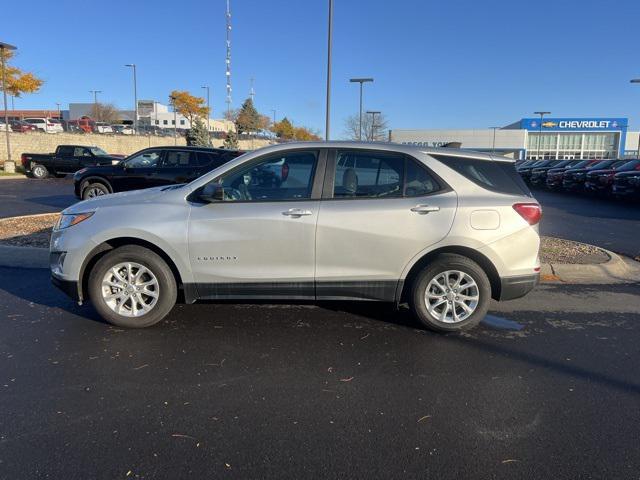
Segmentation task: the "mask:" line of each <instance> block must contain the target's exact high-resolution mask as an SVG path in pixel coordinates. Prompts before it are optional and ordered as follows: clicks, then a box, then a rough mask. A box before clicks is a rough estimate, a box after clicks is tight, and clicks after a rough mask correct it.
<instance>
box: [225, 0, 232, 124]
mask: <svg viewBox="0 0 640 480" xmlns="http://www.w3.org/2000/svg"><path fill="white" fill-rule="evenodd" d="M226 18H227V58H226V63H227V71H226V75H227V99H226V102H227V118H229V117H231V7H230V5H229V0H227V14H226Z"/></svg>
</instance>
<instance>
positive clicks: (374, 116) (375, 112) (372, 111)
mask: <svg viewBox="0 0 640 480" xmlns="http://www.w3.org/2000/svg"><path fill="white" fill-rule="evenodd" d="M367 113H368V114H370V115H371V141H372V142H374V141H375V137H374V136H373V132H374V128H375V125H376V115H380V114H381V113H382V112H379V111H374V110H367Z"/></svg>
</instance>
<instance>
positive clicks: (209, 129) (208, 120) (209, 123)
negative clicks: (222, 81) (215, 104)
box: [202, 85, 211, 140]
mask: <svg viewBox="0 0 640 480" xmlns="http://www.w3.org/2000/svg"><path fill="white" fill-rule="evenodd" d="M202 88H204V89H206V90H207V109H208V110H209V113H208V114H207V131H208V132H209V135H211V118H210V117H211V107H210V106H209V85H204V86H203V87H202ZM209 140H211V139H209Z"/></svg>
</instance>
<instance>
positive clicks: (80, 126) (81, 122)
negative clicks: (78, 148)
mask: <svg viewBox="0 0 640 480" xmlns="http://www.w3.org/2000/svg"><path fill="white" fill-rule="evenodd" d="M94 128H95V122H94V121H93V120H91V119H90V118H89V117H81V118H77V119H75V120H69V121H68V122H67V130H68V131H70V132H74V133H93V130H94Z"/></svg>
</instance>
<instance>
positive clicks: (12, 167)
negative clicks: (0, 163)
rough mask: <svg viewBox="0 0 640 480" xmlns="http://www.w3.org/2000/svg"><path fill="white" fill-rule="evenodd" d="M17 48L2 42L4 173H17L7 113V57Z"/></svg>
mask: <svg viewBox="0 0 640 480" xmlns="http://www.w3.org/2000/svg"><path fill="white" fill-rule="evenodd" d="M15 49H16V47H14V46H13V45H9V44H8V43H3V42H0V67H1V69H2V96H3V98H4V123H5V125H6V130H5V136H6V139H7V160H6V161H5V162H4V171H5V172H10V173H13V172H15V171H16V164H15V163H13V162H12V161H11V139H10V138H9V130H10V128H9V113H8V112H7V71H6V70H7V65H6V58H5V57H6V56H7V52H8V51H9V50H15Z"/></svg>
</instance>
